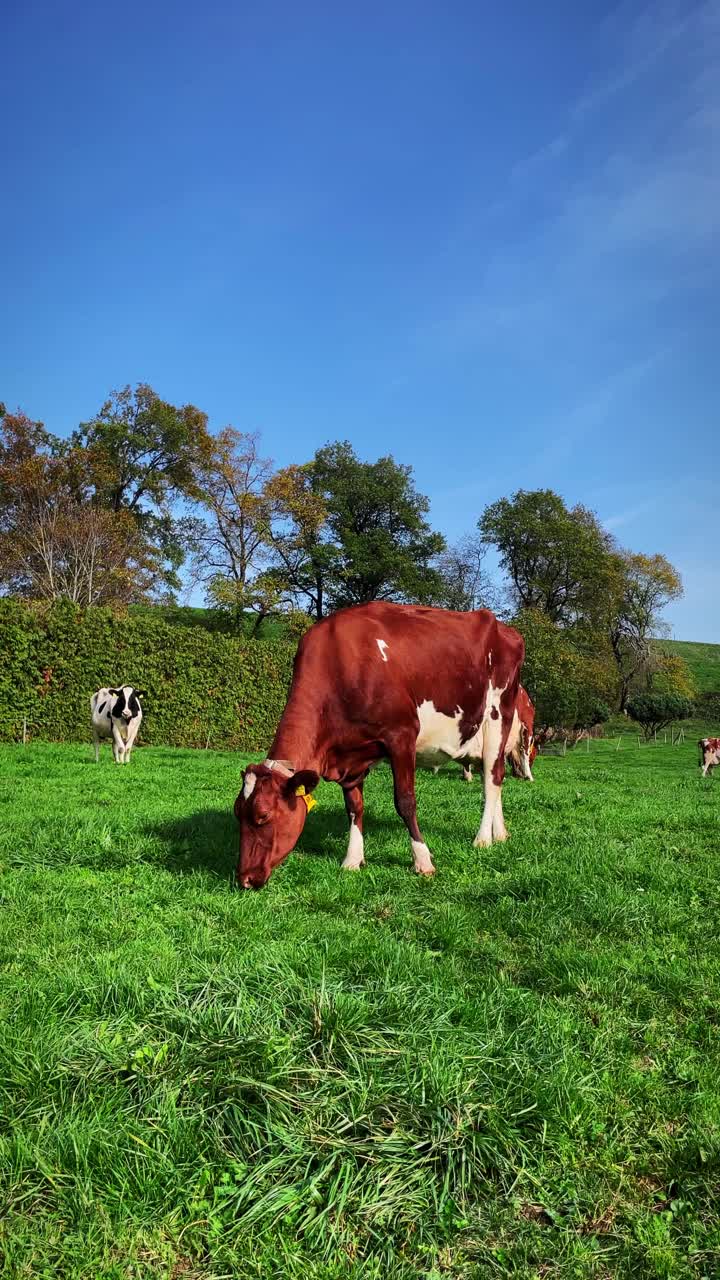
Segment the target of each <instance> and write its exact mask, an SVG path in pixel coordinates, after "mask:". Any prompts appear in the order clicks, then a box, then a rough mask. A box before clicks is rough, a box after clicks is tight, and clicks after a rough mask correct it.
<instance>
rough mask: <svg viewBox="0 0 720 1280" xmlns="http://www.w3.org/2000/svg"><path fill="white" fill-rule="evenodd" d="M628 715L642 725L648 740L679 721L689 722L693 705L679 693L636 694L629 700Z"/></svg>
mask: <svg viewBox="0 0 720 1280" xmlns="http://www.w3.org/2000/svg"><path fill="white" fill-rule="evenodd" d="M627 713H628V715H629V716H630V719H631V720H635V721H636V722H637V723H638V724H640V725H642V728H643V732H644V734H645V737H646V738H651V737H652V736H653V734H654V733H657V732H658V731H659V730H660V729H666V728H667V726H668V725H670V724H674V723H675V722H676V721H677V720H689V718H690V716H691V715H692V713H693V704H692V702H691V701H690V699H689V698H683V697H681V696H680V695H679V694H677V693H636V694H633V696H632V698H629V699H628V704H627Z"/></svg>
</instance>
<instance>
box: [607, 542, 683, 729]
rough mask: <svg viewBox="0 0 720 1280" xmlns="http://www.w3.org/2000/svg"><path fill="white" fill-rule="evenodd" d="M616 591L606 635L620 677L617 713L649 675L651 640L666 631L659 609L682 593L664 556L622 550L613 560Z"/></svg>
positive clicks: (675, 574) (652, 661)
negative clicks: (635, 686) (615, 568)
mask: <svg viewBox="0 0 720 1280" xmlns="http://www.w3.org/2000/svg"><path fill="white" fill-rule="evenodd" d="M616 564H617V567H618V577H617V583H618V589H617V591H616V594H615V604H614V607H613V609H612V610H611V613H610V624H609V636H610V643H611V645H612V651H613V654H614V656H615V661H616V663H617V669H618V674H619V676H620V710H621V711H622V710H624V709H625V706H626V703H627V700H628V697H629V695H630V691H631V689H632V687H633V685H634V684H636V683H637V681H638V679H639V678H640V677H641V676H642V675H646V676H647V675H649V674H651V672H652V669H653V665H654V662H655V655H654V653H653V648H652V640H653V638H654V637H656V636H658V635H661V634H662V633H663V631H664V630H665V627H664V624H663V622H662V618H661V616H660V615H661V613H662V610H663V609H664V608H665V607H666V606H667V605H668V604H669V603H670V602H671V601H672V600H678V599H679V598H680V597H681V596H682V593H683V588H682V581H681V578H680V575H679V573H678V572H677V570H676V569H675V568H674V567H673V566H672V565H671V564H670V562H669V560H666V558H665V556H662V555H654V556H646V555H639V554H636V553H634V552H631V551H622V552H620V553H619V555H618V557H617V558H616Z"/></svg>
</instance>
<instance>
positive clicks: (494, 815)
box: [473, 716, 508, 848]
mask: <svg viewBox="0 0 720 1280" xmlns="http://www.w3.org/2000/svg"><path fill="white" fill-rule="evenodd" d="M504 777H505V758H504V754H503V721H502V718H501V717H500V716H498V717H497V719H496V720H493V719H491V718H489V719H487V720H486V721H485V724H484V725H483V781H484V784H485V808H484V809H483V816H482V822H481V823H480V830H479V831H478V833H477V835H476V837H475V840H474V842H473V843H474V844H475V845H476V846H477V847H478V848H485V847H486V846H487V845H490V844H492V843H493V840H507V835H508V833H507V829H506V827H505V819H504V818H503V811H502V784H503V778H504Z"/></svg>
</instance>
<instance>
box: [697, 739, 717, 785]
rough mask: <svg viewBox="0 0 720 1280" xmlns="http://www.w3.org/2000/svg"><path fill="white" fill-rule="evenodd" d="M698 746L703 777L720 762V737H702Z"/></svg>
mask: <svg viewBox="0 0 720 1280" xmlns="http://www.w3.org/2000/svg"><path fill="white" fill-rule="evenodd" d="M698 746H699V748H700V768H701V770H702V776H703V778H706V777H707V775H708V774H709V773H712V770H713V769H714V768H716V766H717V765H719V764H720V738H701V739H700V741H699V742H698Z"/></svg>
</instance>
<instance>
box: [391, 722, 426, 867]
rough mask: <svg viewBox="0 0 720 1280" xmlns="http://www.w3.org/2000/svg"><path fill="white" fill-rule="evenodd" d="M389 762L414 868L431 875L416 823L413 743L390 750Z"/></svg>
mask: <svg viewBox="0 0 720 1280" xmlns="http://www.w3.org/2000/svg"><path fill="white" fill-rule="evenodd" d="M390 764H391V766H392V771H393V782H394V786H395V808H396V809H397V811H398V813H399V815H400V817H401V818H402V820H403V822H404V823H405V826H406V827H407V829H408V831H409V833H410V842H411V844H412V851H413V861H414V863H415V870H416V871H417V872H418V874H419V875H421V876H432V875H434V874H435V868H434V866H433V860H432V858H431V856H430V850H429V849H428V847H427V845H426V843H425V841H424V840H423V838H422V833H421V831H420V828H419V826H418V823H417V806H416V802H415V748H414V745H413V747H411V748H409V749H408V748H407V747H406V748H405V749H402V748H401V749H400V750H391V752H390Z"/></svg>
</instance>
